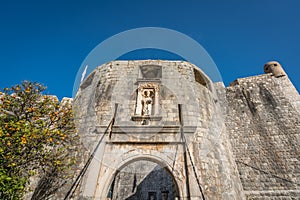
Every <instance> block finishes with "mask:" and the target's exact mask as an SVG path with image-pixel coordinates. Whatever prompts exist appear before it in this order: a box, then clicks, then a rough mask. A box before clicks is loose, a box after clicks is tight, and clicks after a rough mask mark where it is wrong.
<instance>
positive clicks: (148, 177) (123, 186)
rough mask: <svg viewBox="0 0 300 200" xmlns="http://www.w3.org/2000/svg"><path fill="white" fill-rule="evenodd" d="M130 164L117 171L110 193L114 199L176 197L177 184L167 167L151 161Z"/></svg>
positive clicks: (162, 199) (156, 199)
mask: <svg viewBox="0 0 300 200" xmlns="http://www.w3.org/2000/svg"><path fill="white" fill-rule="evenodd" d="M130 165H131V166H128V167H125V168H124V169H122V170H121V171H119V172H118V173H117V175H116V177H115V180H114V182H113V184H112V187H111V190H110V195H109V196H110V197H112V200H124V199H126V200H141V199H143V200H173V199H176V197H177V196H178V189H177V186H176V184H175V182H174V180H173V177H172V175H171V174H170V173H169V172H168V171H167V170H166V169H165V168H163V167H161V166H160V165H158V164H156V163H154V162H150V161H137V162H135V163H132V164H130ZM128 170H129V171H128Z"/></svg>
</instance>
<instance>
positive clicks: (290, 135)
mask: <svg viewBox="0 0 300 200" xmlns="http://www.w3.org/2000/svg"><path fill="white" fill-rule="evenodd" d="M275 64H276V66H275ZM278 64H279V63H278ZM277 67H278V66H277V63H268V64H266V65H265V66H264V70H265V72H266V73H267V74H265V75H260V76H255V77H249V78H244V79H237V80H236V81H235V82H233V83H232V84H231V86H229V87H227V88H225V87H224V85H223V83H213V82H212V81H211V80H210V78H209V77H207V76H206V75H205V73H204V72H203V71H201V70H200V69H199V68H198V67H197V66H195V65H193V64H191V63H188V62H184V61H160V60H142V61H113V62H110V63H107V64H104V65H102V66H100V67H98V68H97V69H95V70H94V71H93V72H92V73H91V74H90V75H89V76H88V78H87V79H86V80H85V81H84V82H83V83H82V84H81V86H80V88H79V91H78V93H77V95H76V98H75V99H74V109H75V114H76V119H77V124H78V131H79V134H80V135H81V139H82V141H83V147H84V148H83V152H84V155H85V156H84V159H83V162H82V166H81V167H83V166H84V164H85V163H88V165H87V166H88V167H86V169H85V170H83V173H81V179H80V184H79V186H78V188H77V190H76V193H75V194H76V196H75V199H101V200H105V199H113V200H124V199H128V200H148V199H149V200H152V199H154V200H166V199H168V200H169V199H170V200H171V199H228V200H234V199H237V200H240V199H259V198H265V197H268V198H270V199H276V198H278V199H280V198H287V199H289V198H290V197H297V196H299V194H300V192H299V171H300V170H299V166H300V163H299V155H300V151H299V134H300V133H299V130H300V129H299V128H300V115H299V111H300V104H299V102H300V97H299V94H298V92H297V91H296V90H295V88H294V87H293V85H292V84H291V82H290V81H289V79H288V77H287V76H286V74H285V73H284V71H283V70H282V68H281V66H280V65H279V67H280V68H277ZM278 69H279V70H278ZM95 149H96V151H95ZM90 154H92V157H90ZM89 158H90V159H89Z"/></svg>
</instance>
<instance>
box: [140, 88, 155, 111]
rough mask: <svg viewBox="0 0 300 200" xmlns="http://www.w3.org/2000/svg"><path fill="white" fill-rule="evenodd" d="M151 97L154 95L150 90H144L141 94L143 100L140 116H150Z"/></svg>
mask: <svg viewBox="0 0 300 200" xmlns="http://www.w3.org/2000/svg"><path fill="white" fill-rule="evenodd" d="M153 97H154V93H153V91H150V90H145V91H144V92H143V99H142V106H143V109H142V111H143V112H142V115H145V116H150V115H151V114H152V104H153Z"/></svg>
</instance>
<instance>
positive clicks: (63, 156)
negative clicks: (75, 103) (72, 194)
mask: <svg viewBox="0 0 300 200" xmlns="http://www.w3.org/2000/svg"><path fill="white" fill-rule="evenodd" d="M45 89H46V88H45V87H44V86H43V85H41V84H39V83H32V82H28V81H24V82H22V83H21V84H19V85H16V86H13V87H11V88H5V89H4V90H2V92H0V199H5V200H8V199H12V200H14V199H21V198H23V197H24V194H25V193H26V192H27V191H28V188H29V186H33V185H35V186H34V188H33V189H34V190H33V195H32V199H34V200H36V199H47V198H49V197H50V196H51V195H53V194H54V193H55V192H56V191H57V190H58V189H59V188H61V187H62V186H63V185H64V184H65V182H66V181H65V180H66V178H68V177H69V176H70V175H71V174H72V172H71V171H70V170H69V169H70V167H71V166H72V165H74V164H75V154H74V149H75V148H76V145H77V143H78V141H79V140H78V136H77V134H76V130H75V125H74V121H73V114H72V108H71V102H70V101H64V102H62V103H60V102H58V100H57V98H55V97H53V96H48V95H43V92H44V90H45ZM32 180H33V181H32Z"/></svg>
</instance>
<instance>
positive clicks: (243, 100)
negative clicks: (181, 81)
mask: <svg viewBox="0 0 300 200" xmlns="http://www.w3.org/2000/svg"><path fill="white" fill-rule="evenodd" d="M226 99H227V104H228V108H227V118H226V127H227V130H228V135H229V137H230V141H231V144H232V147H233V153H234V155H235V159H236V164H237V166H238V170H239V174H240V178H241V181H242V184H243V188H244V191H245V194H246V196H247V199H299V197H300V188H299V187H300V159H299V158H300V157H299V155H300V145H299V144H300V114H299V111H300V109H299V99H300V97H299V94H298V92H297V91H296V90H295V88H294V86H293V85H292V83H291V82H290V81H289V79H288V77H287V76H282V77H277V78H276V77H275V76H273V74H270V73H269V74H265V75H259V76H254V77H249V78H242V79H237V81H235V82H234V83H233V84H231V86H230V87H228V88H226Z"/></svg>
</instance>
